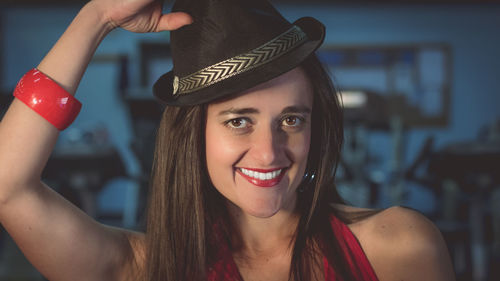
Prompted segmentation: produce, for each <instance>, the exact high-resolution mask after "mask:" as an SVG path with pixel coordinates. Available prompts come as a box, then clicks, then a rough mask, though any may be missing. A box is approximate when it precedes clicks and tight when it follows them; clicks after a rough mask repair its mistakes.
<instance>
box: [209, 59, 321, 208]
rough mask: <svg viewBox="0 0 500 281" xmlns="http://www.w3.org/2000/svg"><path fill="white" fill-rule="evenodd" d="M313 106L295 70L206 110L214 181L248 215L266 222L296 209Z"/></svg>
mask: <svg viewBox="0 0 500 281" xmlns="http://www.w3.org/2000/svg"><path fill="white" fill-rule="evenodd" d="M312 104H313V93H312V88H311V85H310V83H309V80H308V79H307V78H306V76H305V74H304V73H303V71H302V70H301V69H300V68H295V69H293V70H291V71H290V72H287V73H285V74H283V75H281V76H279V77H277V78H275V79H273V80H270V81H268V82H265V83H263V84H260V85H258V86H256V87H254V88H252V89H250V90H248V91H246V92H244V93H242V94H241V95H239V96H237V97H235V98H233V99H230V100H225V101H221V102H217V103H213V104H210V105H209V106H208V110H207V124H206V157H207V167H208V173H209V175H210V179H211V181H212V183H213V185H214V186H215V188H216V189H217V190H218V191H219V192H220V193H221V194H222V195H224V196H225V197H226V198H227V199H228V200H229V201H230V202H232V203H233V204H234V205H236V206H237V207H239V209H240V210H242V211H243V212H244V213H246V214H249V215H252V216H256V217H262V218H265V217H270V216H272V215H274V214H276V213H277V212H278V211H280V210H288V211H292V210H293V209H294V207H295V199H296V189H297V187H298V185H299V183H300V182H301V180H302V177H303V175H304V171H305V167H306V163H307V156H308V153H309V144H310V139H311V110H312Z"/></svg>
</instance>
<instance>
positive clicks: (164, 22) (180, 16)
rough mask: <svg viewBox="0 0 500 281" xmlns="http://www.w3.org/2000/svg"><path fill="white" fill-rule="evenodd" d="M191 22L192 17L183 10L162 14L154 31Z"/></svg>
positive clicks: (173, 28) (174, 27) (176, 27)
mask: <svg viewBox="0 0 500 281" xmlns="http://www.w3.org/2000/svg"><path fill="white" fill-rule="evenodd" d="M191 23H193V18H192V17H191V16H190V15H188V14H186V13H183V12H175V13H170V14H165V15H162V16H161V18H160V21H159V22H158V26H157V28H156V31H164V30H175V29H178V28H180V27H182V26H184V25H187V24H191Z"/></svg>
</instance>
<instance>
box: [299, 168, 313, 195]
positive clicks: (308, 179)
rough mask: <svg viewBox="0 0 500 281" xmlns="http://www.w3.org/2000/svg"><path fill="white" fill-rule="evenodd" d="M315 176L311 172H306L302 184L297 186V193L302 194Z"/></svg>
mask: <svg viewBox="0 0 500 281" xmlns="http://www.w3.org/2000/svg"><path fill="white" fill-rule="evenodd" d="M315 176H316V174H315V173H314V171H313V172H307V171H306V173H305V174H304V177H303V178H302V182H301V183H300V185H299V188H298V191H299V192H304V191H305V190H306V189H307V187H308V186H309V185H310V184H311V183H312V182H313V181H314V177H315Z"/></svg>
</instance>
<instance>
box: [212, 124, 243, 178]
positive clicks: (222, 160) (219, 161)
mask: <svg viewBox="0 0 500 281" xmlns="http://www.w3.org/2000/svg"><path fill="white" fill-rule="evenodd" d="M240 146H241V145H239V146H238V143H237V142H236V141H235V140H233V139H231V138H228V137H227V136H225V132H223V130H220V129H218V128H216V127H212V126H209V125H207V131H206V159H207V160H206V161H207V169H208V174H209V176H210V179H211V180H212V183H213V184H214V185H215V186H216V187H217V185H218V184H219V183H221V182H226V181H228V180H231V179H232V173H233V165H234V163H236V161H237V160H238V159H239V157H240V155H241V149H239V147H240Z"/></svg>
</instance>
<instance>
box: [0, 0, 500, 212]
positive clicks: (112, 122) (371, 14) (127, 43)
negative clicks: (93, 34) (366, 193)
mask: <svg viewBox="0 0 500 281" xmlns="http://www.w3.org/2000/svg"><path fill="white" fill-rule="evenodd" d="M278 8H279V9H280V10H281V11H282V12H283V14H284V15H285V16H286V17H287V18H288V19H290V20H292V21H293V20H295V19H297V18H299V17H301V16H304V15H312V16H314V17H316V18H318V19H319V20H320V21H322V22H323V23H324V24H325V25H326V26H327V37H326V44H341V45H353V44H363V45H373V44H404V43H431V42H440V43H448V44H449V45H450V46H451V48H452V60H453V69H452V76H453V81H452V102H451V112H450V122H449V125H448V126H447V127H446V128H440V129H419V130H411V131H409V132H408V133H407V147H406V156H405V158H406V160H407V162H409V161H411V160H412V159H413V158H414V157H415V154H416V153H417V151H418V148H419V147H420V145H421V144H422V142H423V140H424V139H425V138H426V137H427V136H428V135H430V134H432V135H435V136H436V142H437V144H438V146H442V145H445V144H446V143H449V142H454V141H462V140H470V139H474V138H475V137H476V135H477V133H478V130H479V128H481V127H482V126H485V125H488V124H490V123H492V122H494V121H495V120H497V119H499V118H500V111H499V110H498V107H499V106H498V105H499V104H500V79H499V78H500V56H499V55H498V52H499V50H500V36H499V35H500V16H499V15H500V5H430V6H424V5H394V4H391V5H389V4H387V5H377V6H375V5H363V6H361V5H356V6H355V5H337V6H333V5H298V4H297V5H291V4H290V5H283V4H282V5H278ZM77 11H78V7H75V6H65V7H59V8H54V7H46V8H42V7H38V8H36V7H29V8H19V7H4V8H2V10H1V12H0V13H1V14H0V18H1V20H2V21H3V22H2V25H3V28H4V37H3V38H1V44H2V49H3V53H2V54H1V55H2V56H3V57H2V61H3V62H4V64H3V65H2V67H3V70H2V71H1V73H3V77H0V83H1V84H0V87H1V88H2V89H12V88H13V87H14V86H15V83H16V82H17V80H18V79H19V77H21V76H22V74H23V73H24V72H26V71H27V70H28V69H30V68H32V67H34V66H36V65H37V63H38V62H39V61H40V60H41V59H42V57H43V55H44V54H45V53H46V52H47V51H48V50H49V49H50V47H51V46H52V44H53V43H54V42H55V41H56V40H57V38H58V37H59V36H60V35H61V33H62V32H63V31H64V29H65V27H66V26H67V25H68V24H69V23H70V21H71V19H72V18H73V17H74V15H75V14H76V13H77ZM167 37H168V34H167V33H163V34H152V35H151V34H148V35H145V34H131V33H127V32H124V31H121V30H116V31H113V32H112V33H111V34H110V35H109V36H108V37H107V38H106V39H105V40H104V41H103V43H102V45H101V46H100V48H99V49H98V51H97V53H98V54H111V53H124V54H128V55H129V57H130V59H131V62H132V65H131V66H132V68H131V77H130V79H131V84H132V85H138V80H139V75H138V59H139V58H138V52H137V50H138V41H139V40H153V41H154V40H160V41H161V40H166V38H167ZM116 77H117V68H116V67H115V66H113V65H112V64H100V63H92V64H91V66H90V68H89V71H88V72H87V74H86V76H85V77H84V80H83V81H82V85H81V87H80V89H79V91H78V93H77V96H78V97H79V98H80V99H81V100H82V102H83V103H84V108H83V110H82V113H81V115H80V116H79V117H78V119H77V121H76V123H75V125H74V127H82V128H88V127H92V126H95V125H96V124H99V123H100V124H103V125H104V126H106V127H107V128H108V129H109V130H110V132H111V133H112V141H113V143H115V145H116V146H117V147H118V148H119V150H120V152H121V153H122V155H123V157H124V159H126V160H127V163H128V169H129V171H130V172H131V173H136V172H137V170H138V169H137V164H136V163H135V161H134V160H133V157H132V154H131V153H130V151H129V150H128V142H129V141H130V137H131V129H130V122H129V117H128V115H127V113H126V111H125V110H124V109H123V107H122V105H121V104H120V101H119V99H118V97H117V91H116V85H115V84H116ZM62 137H64V136H62ZM371 142H372V144H373V146H374V147H375V146H376V147H377V153H378V154H380V156H381V157H385V159H383V161H384V163H387V161H388V159H387V158H388V157H386V156H385V155H388V154H389V153H390V151H391V150H390V149H391V141H390V138H389V136H386V135H383V134H378V135H374V136H372V140H371ZM383 165H384V167H385V166H387V165H386V164H383ZM410 191H411V192H410V197H409V199H408V202H407V204H408V205H411V206H413V207H416V208H418V209H421V210H424V211H425V210H428V208H429V206H428V204H427V202H428V200H429V196H430V195H429V194H428V193H427V192H426V191H425V189H422V188H419V187H412V188H411V190H410ZM385 204H388V202H385V203H384V202H382V203H381V205H385Z"/></svg>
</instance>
